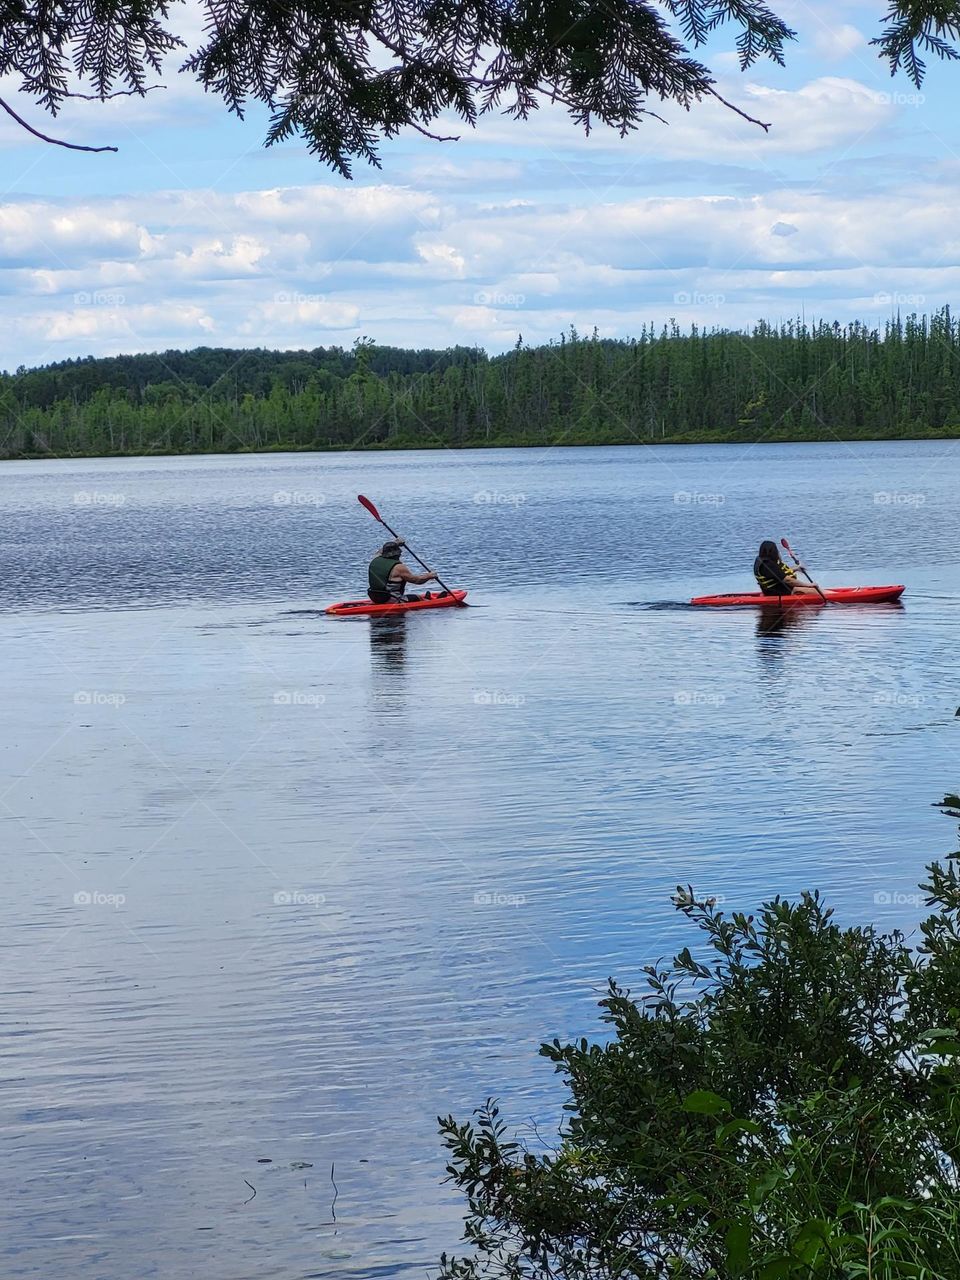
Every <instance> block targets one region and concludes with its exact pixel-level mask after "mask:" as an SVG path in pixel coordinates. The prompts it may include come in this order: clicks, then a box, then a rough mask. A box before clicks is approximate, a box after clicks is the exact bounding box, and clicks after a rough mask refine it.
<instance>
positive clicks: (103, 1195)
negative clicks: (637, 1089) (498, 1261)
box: [0, 441, 960, 1280]
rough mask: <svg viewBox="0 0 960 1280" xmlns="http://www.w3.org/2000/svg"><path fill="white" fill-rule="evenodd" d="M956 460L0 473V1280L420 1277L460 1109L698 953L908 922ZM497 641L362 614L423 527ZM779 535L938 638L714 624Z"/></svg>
mask: <svg viewBox="0 0 960 1280" xmlns="http://www.w3.org/2000/svg"><path fill="white" fill-rule="evenodd" d="M958 449H960V442H933V441H926V442H902V443H882V444H871V443H837V444H812V445H771V446H759V447H758V446H742V445H729V446H710V447H699V446H698V447H692V446H688V447H659V448H599V449H562V448H555V449H544V450H535V449H525V450H502V451H501V450H497V451H490V452H483V451H471V452H463V453H452V452H408V453H396V454H387V453H376V454H369V455H359V454H299V455H289V454H287V455H273V456H241V457H198V458H152V459H122V460H88V461H71V462H54V461H51V462H25V463H4V464H2V466H0V556H2V575H0V602H2V606H3V608H2V614H0V660H2V673H3V675H2V678H3V688H4V707H5V721H6V724H5V728H6V732H5V733H4V735H3V740H2V743H0V753H2V797H0V799H2V803H0V822H2V848H3V854H4V868H5V873H6V874H5V886H4V892H3V894H2V895H0V947H2V967H0V982H2V1002H0V1008H2V1011H3V1014H2V1016H3V1023H2V1032H0V1052H2V1054H3V1075H4V1081H5V1084H4V1092H3V1100H4V1106H3V1110H2V1142H3V1151H4V1162H3V1175H2V1179H3V1185H2V1188H0V1190H2V1196H0V1205H2V1209H0V1214H2V1217H3V1219H4V1229H3V1231H2V1232H0V1274H2V1275H3V1276H4V1278H5V1280H13V1278H14V1277H27V1276H30V1277H41V1276H42V1277H45V1278H46V1277H49V1276H53V1275H68V1276H70V1277H71V1278H72V1280H130V1278H132V1277H137V1278H138V1280H139V1278H141V1277H154V1276H156V1277H163V1280H185V1278H187V1277H198V1278H199V1277H202V1278H203V1280H247V1278H249V1280H269V1278H270V1277H282V1278H283V1280H304V1278H306V1277H324V1278H325V1280H327V1278H331V1280H340V1278H344V1280H345V1278H347V1277H350V1278H351V1280H352V1278H354V1277H361V1276H362V1277H392V1276H405V1275H413V1276H425V1275H426V1274H427V1271H428V1268H430V1267H432V1266H434V1265H435V1263H436V1260H437V1258H438V1256H439V1254H440V1252H441V1251H442V1250H443V1249H447V1250H448V1251H449V1250H455V1249H456V1248H457V1245H458V1241H459V1234H460V1223H461V1217H462V1204H461V1202H460V1200H459V1198H458V1197H457V1196H456V1195H455V1194H454V1193H453V1192H452V1190H451V1189H450V1188H449V1187H447V1186H444V1185H442V1184H441V1180H442V1178H443V1176H444V1175H443V1170H444V1164H445V1160H444V1152H443V1150H442V1149H441V1146H440V1142H439V1139H438V1136H437V1125H436V1117H437V1115H438V1114H446V1113H448V1112H453V1113H455V1114H456V1115H457V1116H459V1117H463V1118H465V1117H467V1116H468V1115H469V1113H470V1111H471V1110H472V1108H473V1107H474V1106H476V1105H478V1104H479V1103H481V1102H482V1101H483V1099H484V1098H485V1097H486V1096H487V1095H488V1094H495V1095H497V1096H499V1097H500V1098H501V1099H502V1102H503V1107H504V1111H505V1113H506V1115H507V1117H508V1118H509V1120H510V1123H511V1126H515V1127H517V1128H519V1129H521V1130H522V1131H523V1132H526V1133H528V1134H531V1135H532V1133H533V1127H532V1126H533V1125H538V1126H545V1127H546V1131H547V1133H548V1134H549V1131H550V1127H551V1126H555V1124H556V1122H557V1116H558V1113H559V1104H560V1102H561V1101H562V1095H561V1093H560V1091H559V1088H558V1082H557V1081H556V1079H555V1078H554V1076H553V1074H552V1071H551V1069H550V1067H549V1064H547V1063H546V1062H544V1061H543V1060H542V1059H540V1058H539V1057H538V1053H537V1050H538V1046H539V1043H540V1041H541V1040H545V1039H550V1038H552V1037H554V1036H560V1037H571V1036H579V1035H591V1034H593V1033H594V1032H595V1031H598V1024H597V1020H596V1001H597V999H598V998H599V995H600V994H601V993H602V990H603V988H604V986H605V983H606V979H607V977H608V976H610V975H613V976H616V977H617V978H618V979H619V980H620V981H621V982H623V983H625V984H627V985H630V984H634V985H636V984H637V983H638V981H639V980H640V975H641V972H642V968H643V966H644V965H645V964H647V963H650V962H651V961H653V960H655V959H657V958H658V957H661V956H664V955H668V954H671V953H672V952H673V951H675V950H676V949H678V948H679V947H681V946H683V945H684V944H685V943H686V942H688V941H691V940H692V939H691V937H690V933H689V928H688V927H687V926H685V924H684V922H683V921H682V919H681V918H679V917H678V916H677V913H676V912H675V911H674V909H673V907H672V905H671V902H670V895H671V893H672V892H673V891H674V889H675V886H676V885H677V884H678V883H682V884H688V883H689V884H692V885H693V886H694V888H695V889H696V890H697V891H698V892H699V893H703V894H708V893H710V894H714V895H717V896H719V897H722V898H723V899H724V904H725V907H726V908H728V909H734V908H737V909H739V908H741V907H742V908H746V909H749V908H753V907H756V906H757V905H758V904H759V903H760V902H761V901H763V900H764V899H766V898H768V897H771V896H773V895H775V894H778V893H780V894H787V895H796V894H798V893H799V892H800V891H801V890H802V889H804V888H817V887H818V888H821V889H823V890H824V892H825V893H826V894H827V895H828V897H829V898H830V899H831V900H832V901H833V902H834V903H835V904H836V906H837V909H838V914H839V916H840V918H841V919H843V920H851V921H852V920H853V919H855V918H856V919H862V918H864V917H867V918H872V919H875V920H877V921H880V922H882V923H884V924H885V925H888V926H893V925H898V926H902V927H904V928H906V929H908V930H910V929H913V928H914V926H915V924H916V922H917V920H918V919H919V918H920V917H921V916H922V914H923V909H922V906H921V904H920V901H919V898H918V895H917V889H916V886H917V882H918V880H919V879H920V878H921V877H922V874H923V867H924V864H925V863H926V862H928V861H929V860H931V859H932V858H935V857H939V856H942V855H943V854H945V853H947V852H949V851H950V850H951V849H952V848H954V847H955V844H956V832H955V827H954V825H953V824H952V823H951V822H950V821H949V820H948V819H945V818H944V817H943V816H941V815H940V814H939V812H938V811H937V810H936V809H934V808H932V807H931V805H932V802H934V801H936V800H938V799H939V798H940V797H941V796H942V795H943V793H944V791H945V790H955V789H956V787H957V784H958V782H960V768H958V745H960V720H957V719H956V718H955V715H954V713H955V711H956V709H957V704H958V702H960V694H958V688H957V683H956V678H955V667H956V653H957V648H958V640H960V634H958V633H960V621H958V619H960V611H958V608H957V602H958V599H960V551H958V550H957V548H958V546H960V510H958V503H957V499H956V488H957V477H958V465H957V459H958ZM358 492H363V493H366V494H368V495H369V496H370V497H371V498H372V499H373V500H374V501H375V502H376V503H377V504H378V505H379V507H380V510H381V512H382V513H383V515H384V517H385V518H386V519H387V520H389V521H390V523H391V524H392V525H393V526H394V528H396V529H398V530H399V531H400V532H401V533H402V534H403V535H405V536H406V537H407V538H409V540H410V543H411V544H412V546H413V548H414V549H415V550H416V551H418V552H419V553H420V554H421V555H422V556H423V557H424V558H425V559H426V560H427V561H428V562H429V563H431V564H432V565H433V566H434V567H436V568H438V569H439V570H440V572H441V574H442V575H443V577H444V579H445V580H446V581H447V582H448V583H449V584H450V585H452V586H464V587H467V588H469V591H470V596H469V600H470V603H471V606H472V607H471V608H469V609H463V610H444V611H438V612H436V613H421V614H419V615H416V614H415V615H408V616H407V617H405V618H401V619H386V620H382V619H375V620H371V619H368V618H345V619H339V618H330V617H327V616H325V615H324V614H323V613H322V612H321V610H322V607H323V606H324V605H326V604H328V603H331V602H332V601H335V600H339V599H344V598H349V597H351V596H358V595H361V594H363V592H364V590H365V573H366V563H367V561H368V559H369V558H370V556H371V555H372V554H373V553H374V551H375V550H376V548H377V547H378V545H379V543H380V542H382V540H383V537H384V536H385V535H384V534H383V532H382V530H380V529H379V527H378V526H377V525H376V524H375V523H374V522H373V520H372V519H371V518H370V516H369V515H368V514H367V513H366V512H365V511H364V510H363V509H362V508H361V507H360V506H359V504H358V503H357V501H356V495H357V493H358ZM781 534H786V535H787V536H788V537H789V538H790V539H791V541H792V542H793V544H794V546H795V547H796V548H797V549H798V550H799V551H800V553H801V554H802V555H803V556H804V557H805V559H806V561H807V563H808V564H809V565H810V566H811V569H814V570H815V571H816V573H817V575H818V576H819V578H820V580H821V581H822V582H823V583H824V584H829V585H847V584H865V583H881V584H882V583H888V582H905V583H906V584H907V593H906V595H905V596H904V601H903V606H902V607H898V606H892V607H891V606H885V607H876V608H872V609H869V608H851V609H842V608H832V609H827V610H810V611H802V612H801V613H797V614H795V615H793V616H790V617H788V618H787V619H785V620H784V624H783V625H782V626H777V625H774V624H773V623H771V620H770V619H769V617H767V616H766V615H765V614H760V613H758V612H755V611H751V610H725V611H714V610H696V609H691V608H689V607H687V606H686V604H685V602H686V601H687V600H688V599H689V598H690V596H691V595H693V594H699V593H707V592H719V591H733V590H743V589H751V582H752V579H751V576H750V570H751V566H752V563H753V557H754V555H755V553H756V547H757V545H758V543H759V542H760V540H761V539H762V538H765V537H779V536H780V535H781Z"/></svg>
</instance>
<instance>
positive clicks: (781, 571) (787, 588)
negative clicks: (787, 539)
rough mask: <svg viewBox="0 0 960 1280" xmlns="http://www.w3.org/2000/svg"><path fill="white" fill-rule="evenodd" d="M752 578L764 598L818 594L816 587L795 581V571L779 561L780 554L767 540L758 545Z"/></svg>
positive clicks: (775, 545)
mask: <svg viewBox="0 0 960 1280" xmlns="http://www.w3.org/2000/svg"><path fill="white" fill-rule="evenodd" d="M753 576H754V577H755V578H756V580H757V585H758V586H759V588H760V590H761V591H762V592H763V594H764V595H765V596H811V595H812V596H816V595H819V594H820V593H819V591H818V590H817V588H816V587H813V586H809V587H808V586H807V584H806V583H805V582H798V581H797V574H796V571H795V570H794V569H791V568H790V566H789V565H786V564H784V563H783V561H782V560H781V559H780V552H779V551H778V550H777V544H776V543H775V542H770V541H769V539H768V540H767V541H766V542H761V543H760V551H759V553H758V555H757V558H756V560H754V562H753Z"/></svg>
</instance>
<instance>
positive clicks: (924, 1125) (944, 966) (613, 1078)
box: [440, 855, 960, 1280]
mask: <svg viewBox="0 0 960 1280" xmlns="http://www.w3.org/2000/svg"><path fill="white" fill-rule="evenodd" d="M958 857H960V855H953V856H952V857H951V858H950V859H949V860H948V861H947V863H946V865H945V866H944V865H941V864H937V863H934V864H932V865H931V866H930V867H929V868H928V872H929V882H928V883H927V884H926V885H925V886H923V887H924V888H925V889H926V891H927V894H928V895H929V896H928V898H927V902H928V905H930V906H932V907H933V913H932V914H931V915H929V916H928V918H927V919H926V920H925V921H924V922H923V923H922V924H921V926H920V934H919V939H918V940H917V945H916V946H915V947H911V946H910V945H908V944H907V942H906V940H905V938H904V936H903V935H902V934H900V933H898V932H892V933H889V934H885V933H882V932H881V931H880V930H878V929H877V928H876V927H875V926H873V925H871V924H859V925H854V926H852V927H849V928H841V927H840V926H839V925H838V924H837V922H836V921H835V920H834V919H833V913H832V911H831V910H830V909H829V908H828V907H827V906H826V904H825V903H824V902H823V900H822V898H821V897H820V895H819V894H817V893H806V894H804V895H803V896H802V897H801V899H800V901H799V902H796V903H788V902H784V901H782V900H781V899H780V898H777V899H775V900H773V901H772V902H769V903H767V904H766V905H765V906H764V907H763V908H762V910H761V911H760V912H758V914H757V915H756V917H754V916H752V915H749V916H748V915H745V914H742V913H739V912H734V913H733V914H732V915H726V914H725V913H724V912H723V911H721V910H719V909H718V907H717V906H716V904H715V903H712V902H711V901H703V902H698V901H696V899H695V898H694V895H693V892H692V890H690V889H683V888H680V887H678V890H677V897H676V899H675V901H676V904H677V907H678V909H679V910H680V911H681V912H683V914H684V915H685V916H687V917H688V918H689V920H690V921H691V922H692V923H693V924H694V925H695V926H696V927H697V929H698V930H699V935H700V942H701V944H702V945H701V946H700V947H698V948H697V949H696V954H694V953H692V952H691V950H690V948H689V947H685V948H684V949H683V950H682V951H680V952H679V954H678V955H677V956H676V957H675V958H674V960H673V962H672V963H670V964H665V965H655V966H651V967H650V968H649V969H647V971H646V977H647V985H646V994H645V995H641V996H639V997H631V995H630V993H629V992H628V991H625V990H622V989H621V988H620V987H619V986H617V984H616V983H614V982H612V981H611V983H610V987H609V990H608V993H607V996H606V998H605V999H604V1000H603V1001H602V1002H601V1008H602V1011H603V1013H602V1017H603V1022H604V1023H605V1024H606V1027H605V1030H606V1034H605V1036H604V1037H603V1038H602V1039H601V1041H600V1042H599V1043H590V1042H588V1041H587V1040H586V1039H581V1040H577V1041H574V1042H573V1043H566V1044H565V1043H561V1041H559V1040H554V1041H553V1042H551V1043H548V1044H544V1045H543V1046H542V1047H541V1050H540V1052H541V1054H542V1055H543V1056H544V1057H545V1058H546V1059H547V1060H548V1061H549V1062H550V1063H552V1065H553V1067H554V1068H555V1070H556V1071H557V1072H559V1073H560V1074H561V1076H562V1077H563V1080H564V1083H565V1086H566V1094H567V1101H566V1103H565V1111H566V1121H565V1123H564V1125H563V1129H562V1132H561V1134H560V1135H559V1137H558V1140H557V1142H556V1145H555V1146H554V1145H553V1144H550V1143H547V1142H545V1141H543V1139H542V1137H541V1135H540V1134H539V1133H538V1134H537V1138H538V1141H537V1142H536V1143H533V1142H532V1141H527V1142H520V1141H517V1140H514V1139H511V1138H510V1137H509V1136H508V1132H507V1125H506V1123H505V1121H504V1119H503V1118H502V1116H501V1115H500V1112H499V1110H498V1108H497V1106H496V1104H495V1103H493V1102H492V1101H488V1102H487V1103H486V1104H485V1105H484V1106H483V1107H481V1108H480V1109H479V1111H478V1113H477V1120H476V1121H475V1122H474V1123H471V1122H458V1121H457V1120H456V1119H454V1118H453V1117H452V1116H448V1117H447V1118H446V1119H443V1120H441V1130H442V1133H443V1136H444V1141H445V1144H446V1146H447V1149H448V1151H449V1153H450V1164H449V1166H448V1171H449V1173H450V1175H451V1178H452V1180H453V1181H454V1182H455V1183H456V1185H457V1186H458V1187H459V1189H460V1190H461V1191H462V1193H463V1194H464V1196H465V1198H466V1200H467V1205H468V1208H467V1222H466V1232H465V1240H466V1242H467V1244H468V1246H469V1253H468V1255H467V1256H465V1257H461V1258H444V1259H443V1260H442V1264H441V1270H440V1275H441V1278H442V1280H480V1278H481V1277H484V1278H486V1280H555V1278H556V1277H563V1280H628V1278H629V1280H641V1278H646V1280H667V1278H668V1277H675V1278H676V1280H737V1278H739V1280H857V1278H861V1277H862V1280H958V1278H960V879H958V876H957V859H958Z"/></svg>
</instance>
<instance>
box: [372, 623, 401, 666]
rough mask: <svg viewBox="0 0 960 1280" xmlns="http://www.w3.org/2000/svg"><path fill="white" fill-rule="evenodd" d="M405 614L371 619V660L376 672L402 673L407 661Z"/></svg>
mask: <svg viewBox="0 0 960 1280" xmlns="http://www.w3.org/2000/svg"><path fill="white" fill-rule="evenodd" d="M406 642H407V619H406V615H405V614H402V613H401V614H399V615H395V616H393V617H372V618H371V619H370V658H371V661H372V664H373V668H374V670H380V671H400V670H402V669H403V665H404V662H405V660H406V656H407V654H406Z"/></svg>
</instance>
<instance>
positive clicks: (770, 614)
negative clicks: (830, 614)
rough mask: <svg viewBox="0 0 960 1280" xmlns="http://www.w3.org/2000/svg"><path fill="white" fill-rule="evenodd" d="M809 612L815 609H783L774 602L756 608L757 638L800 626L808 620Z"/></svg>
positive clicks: (774, 634)
mask: <svg viewBox="0 0 960 1280" xmlns="http://www.w3.org/2000/svg"><path fill="white" fill-rule="evenodd" d="M810 612H816V610H810V609H796V608H789V607H788V608H786V609H784V608H783V607H782V606H780V605H775V604H772V605H769V606H764V607H763V608H760V609H758V610H757V638H758V639H759V638H761V637H763V636H776V635H779V634H781V633H783V632H789V631H791V630H792V629H793V628H795V627H800V626H802V625H803V624H805V623H806V622H808V621H809V618H808V616H807V615H808V614H809V613H810ZM774 651H775V650H774Z"/></svg>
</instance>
